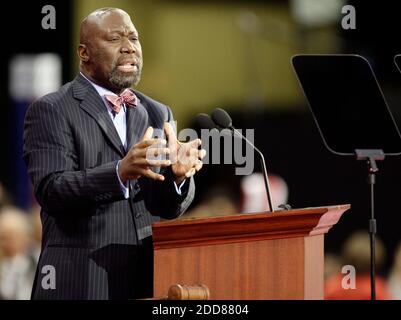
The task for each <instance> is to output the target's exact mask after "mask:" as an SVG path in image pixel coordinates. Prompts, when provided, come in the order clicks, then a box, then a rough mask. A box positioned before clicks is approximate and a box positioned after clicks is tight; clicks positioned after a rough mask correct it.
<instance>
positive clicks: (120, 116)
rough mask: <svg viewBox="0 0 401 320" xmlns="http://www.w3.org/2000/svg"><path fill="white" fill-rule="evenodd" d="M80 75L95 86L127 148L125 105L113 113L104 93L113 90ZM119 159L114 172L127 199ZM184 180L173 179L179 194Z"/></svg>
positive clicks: (127, 189) (127, 190) (110, 93)
mask: <svg viewBox="0 0 401 320" xmlns="http://www.w3.org/2000/svg"><path fill="white" fill-rule="evenodd" d="M81 75H82V76H83V77H84V78H85V79H86V80H88V81H89V83H90V84H91V85H92V86H93V87H94V88H95V90H96V91H97V93H98V94H99V95H100V97H101V98H102V100H103V103H104V105H105V106H106V108H107V111H108V113H109V115H110V119H111V121H113V124H114V126H115V128H116V130H117V133H118V135H119V137H120V139H121V143H122V144H123V146H124V149H125V150H127V147H128V146H127V122H126V112H127V109H126V107H125V105H123V107H122V108H121V110H120V112H119V113H115V112H114V111H113V109H112V108H111V106H110V105H109V103H108V101H107V100H106V98H105V95H106V94H107V95H114V96H117V95H116V94H115V93H114V92H112V91H110V90H108V89H106V88H103V87H101V86H99V85H97V84H96V83H94V82H92V81H91V80H89V79H88V78H87V77H85V75H84V74H83V73H82V72H81ZM120 161H121V160H120ZM120 161H118V163H117V166H116V173H117V177H118V180H119V181H120V185H121V191H122V192H123V194H124V197H125V198H126V199H128V198H129V188H128V183H127V184H124V183H123V182H122V181H121V178H120V175H119V174H118V166H119V165H120ZM185 181H186V179H185V180H184V181H183V182H182V183H181V184H180V185H179V186H177V184H176V183H175V181H174V186H175V190H176V191H177V193H178V194H179V195H181V188H182V186H183V185H184V183H185Z"/></svg>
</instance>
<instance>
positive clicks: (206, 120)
mask: <svg viewBox="0 0 401 320" xmlns="http://www.w3.org/2000/svg"><path fill="white" fill-rule="evenodd" d="M195 125H196V126H197V127H198V128H200V129H209V130H211V129H214V128H216V125H215V123H214V122H213V120H212V119H211V118H210V116H209V115H208V114H206V113H199V114H198V115H197V116H196V117H195Z"/></svg>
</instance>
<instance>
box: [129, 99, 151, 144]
mask: <svg viewBox="0 0 401 320" xmlns="http://www.w3.org/2000/svg"><path fill="white" fill-rule="evenodd" d="M148 123H149V118H148V113H147V112H146V108H145V105H144V104H143V102H142V101H139V103H138V105H137V106H136V108H127V146H128V147H127V150H129V149H131V147H132V146H133V145H134V144H136V143H138V142H139V141H140V140H141V139H142V137H143V135H144V134H145V131H146V129H147V127H148Z"/></svg>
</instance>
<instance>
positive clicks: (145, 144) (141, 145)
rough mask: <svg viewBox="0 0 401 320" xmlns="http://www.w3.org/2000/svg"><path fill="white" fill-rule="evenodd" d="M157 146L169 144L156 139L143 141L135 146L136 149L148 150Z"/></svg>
mask: <svg viewBox="0 0 401 320" xmlns="http://www.w3.org/2000/svg"><path fill="white" fill-rule="evenodd" d="M155 144H160V146H165V145H166V144H167V141H166V139H156V138H153V139H147V140H142V141H141V142H139V143H137V144H136V145H135V146H134V148H147V147H150V146H153V145H155Z"/></svg>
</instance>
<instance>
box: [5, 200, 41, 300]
mask: <svg viewBox="0 0 401 320" xmlns="http://www.w3.org/2000/svg"><path fill="white" fill-rule="evenodd" d="M29 244H30V225H29V220H28V217H27V214H25V213H24V212H22V211H20V210H19V209H17V208H14V207H4V208H3V209H2V210H1V212H0V257H1V258H0V299H6V300H21V299H23V300H25V299H29V298H30V295H31V289H32V284H33V279H34V274H35V268H36V261H35V259H34V258H33V257H32V256H31V255H30V254H29V253H28V248H29Z"/></svg>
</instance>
